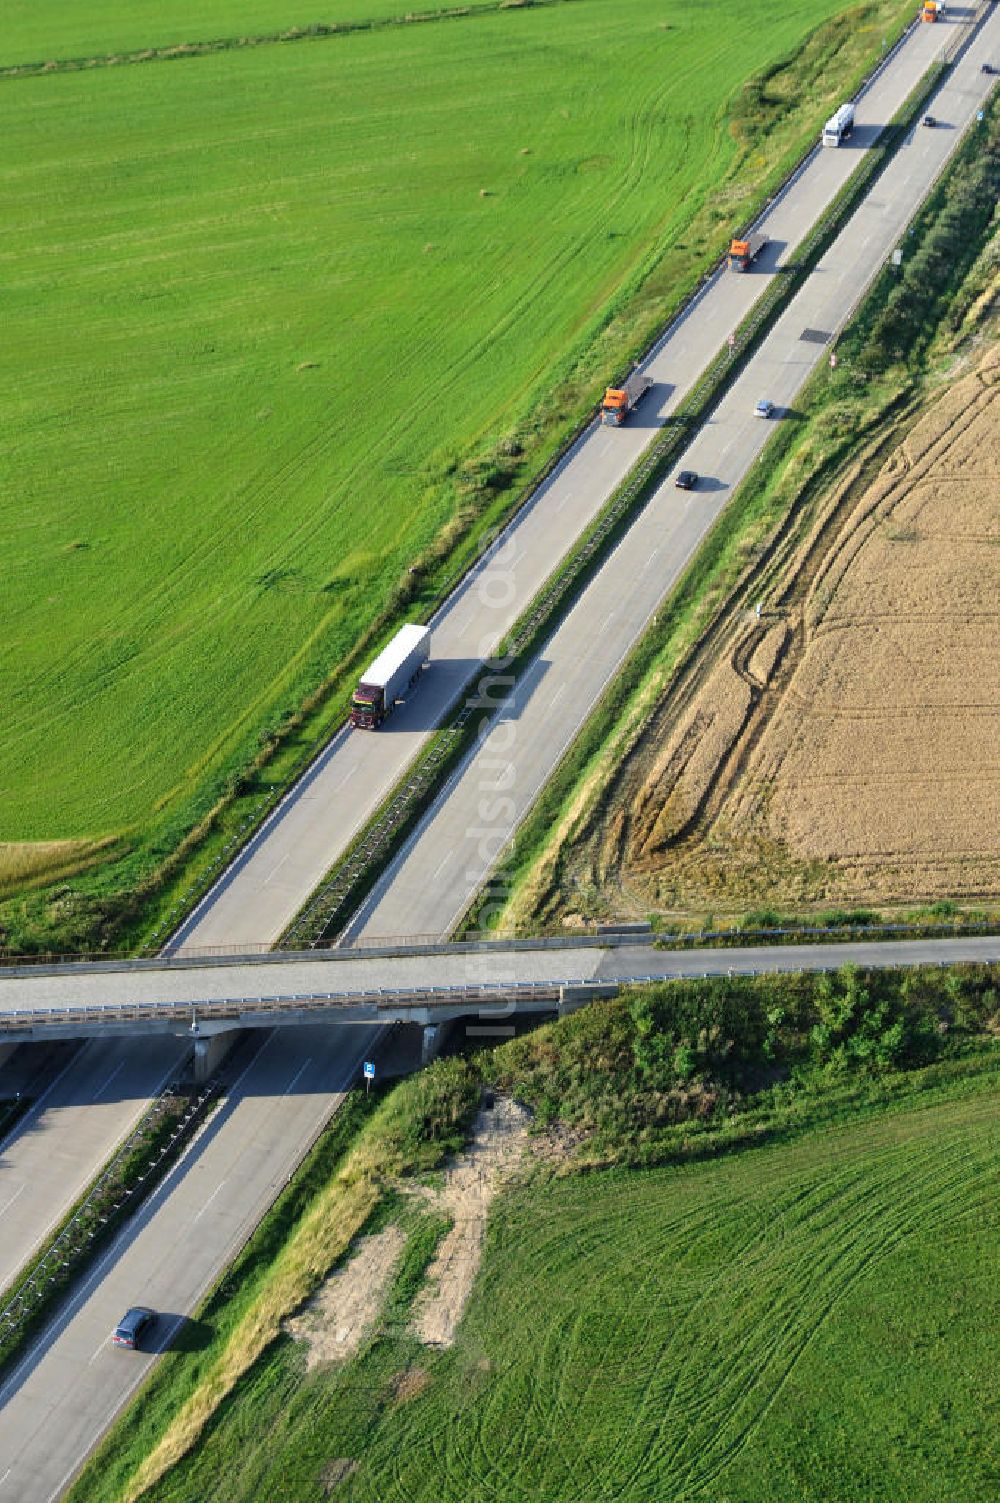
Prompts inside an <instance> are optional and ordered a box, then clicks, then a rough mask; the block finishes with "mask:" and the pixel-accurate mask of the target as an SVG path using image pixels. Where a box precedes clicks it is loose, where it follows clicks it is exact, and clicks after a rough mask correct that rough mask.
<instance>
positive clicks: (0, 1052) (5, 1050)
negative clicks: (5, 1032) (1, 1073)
mask: <svg viewBox="0 0 1000 1503" xmlns="http://www.w3.org/2000/svg"><path fill="white" fill-rule="evenodd" d="M18 1047H19V1045H17V1044H0V1066H3V1065H5V1064H6V1063H7V1061H8V1060H9V1059H10V1057H11V1055H12V1054H13V1053H14V1050H15V1049H17V1048H18Z"/></svg>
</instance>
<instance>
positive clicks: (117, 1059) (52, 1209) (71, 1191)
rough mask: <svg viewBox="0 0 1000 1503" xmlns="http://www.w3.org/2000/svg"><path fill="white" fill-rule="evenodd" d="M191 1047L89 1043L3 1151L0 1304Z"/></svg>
mask: <svg viewBox="0 0 1000 1503" xmlns="http://www.w3.org/2000/svg"><path fill="white" fill-rule="evenodd" d="M189 1048H190V1045H189V1044H188V1043H184V1042H182V1041H181V1040H179V1039H174V1038H157V1039H149V1038H145V1039H125V1038H115V1039H102V1040H101V1041H100V1042H98V1041H96V1040H95V1041H94V1042H92V1043H89V1044H87V1045H86V1046H85V1047H84V1049H83V1050H82V1052H81V1053H79V1054H78V1055H76V1056H75V1057H74V1058H73V1059H71V1060H70V1061H69V1063H68V1064H67V1065H66V1066H65V1068H63V1069H62V1070H61V1071H60V1072H59V1074H58V1075H57V1076H56V1078H55V1079H54V1080H52V1081H50V1083H49V1085H48V1087H47V1088H46V1089H45V1092H44V1094H43V1095H42V1096H40V1097H39V1098H38V1100H36V1102H35V1103H34V1105H33V1106H32V1108H31V1110H30V1111H29V1112H28V1113H27V1114H26V1115H25V1116H24V1117H23V1118H22V1119H21V1121H20V1123H19V1124H18V1127H17V1131H16V1132H15V1133H14V1134H12V1135H11V1137H9V1138H8V1139H7V1140H6V1141H5V1142H4V1143H2V1144H0V1298H2V1291H3V1290H4V1289H5V1288H6V1287H7V1285H8V1284H9V1283H10V1281H11V1279H12V1278H13V1277H14V1275H15V1274H16V1273H17V1272H18V1271H19V1270H20V1269H21V1268H23V1266H24V1264H25V1263H26V1262H27V1260H28V1258H29V1257H30V1256H31V1254H32V1253H33V1252H34V1251H35V1249H36V1248H37V1247H39V1245H40V1244H41V1243H43V1242H44V1241H45V1239H46V1238H47V1237H48V1236H49V1234H50V1233H51V1231H52V1230H53V1228H54V1227H55V1225H56V1224H57V1223H58V1222H59V1221H60V1220H61V1219H62V1217H63V1215H64V1214H65V1212H66V1210H67V1208H68V1207H69V1206H71V1205H72V1204H73V1202H74V1201H76V1200H77V1199H78V1198H79V1197H80V1195H82V1194H83V1191H84V1190H85V1189H86V1187H87V1185H88V1184H89V1183H90V1181H91V1180H92V1179H93V1177H94V1174H95V1172H96V1170H97V1168H98V1167H99V1166H100V1165H101V1164H103V1163H104V1162H105V1161H106V1160H107V1159H108V1158H109V1157H110V1155H111V1154H112V1153H113V1151H114V1148H115V1145H116V1144H118V1143H120V1142H121V1141H122V1139H123V1138H124V1137H126V1135H127V1134H128V1132H129V1131H130V1129H131V1128H132V1127H133V1126H134V1124H135V1123H136V1121H137V1120H138V1119H139V1117H140V1116H141V1115H142V1113H143V1111H144V1110H145V1108H146V1107H147V1106H148V1104H149V1098H150V1097H151V1096H155V1095H156V1094H157V1092H158V1091H159V1090H160V1089H161V1088H162V1087H163V1086H164V1085H166V1084H167V1083H168V1082H169V1080H170V1079H171V1078H172V1077H173V1076H174V1075H175V1074H176V1072H177V1070H178V1068H179V1066H180V1063H181V1060H182V1058H183V1056H184V1054H185V1053H186V1052H187V1051H188V1049H189ZM2 1454H3V1452H2V1450H0V1456H2ZM0 1471H2V1468H0ZM0 1496H2V1494H0Z"/></svg>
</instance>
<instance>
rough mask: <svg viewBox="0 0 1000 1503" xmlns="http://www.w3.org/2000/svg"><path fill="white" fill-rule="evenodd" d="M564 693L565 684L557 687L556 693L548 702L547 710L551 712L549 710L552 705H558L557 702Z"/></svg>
mask: <svg viewBox="0 0 1000 1503" xmlns="http://www.w3.org/2000/svg"><path fill="white" fill-rule="evenodd" d="M565 692H566V685H565V684H560V685H559V687H558V689H557V690H556V692H555V693H554V694H553V696H552V698H551V699H550V700H549V709H550V710H551V708H552V706H553V705H554V704H558V702H559V700H560V699H562V697H563V695H564V694H565Z"/></svg>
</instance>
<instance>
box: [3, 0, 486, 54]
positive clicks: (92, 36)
mask: <svg viewBox="0 0 1000 1503" xmlns="http://www.w3.org/2000/svg"><path fill="white" fill-rule="evenodd" d="M448 8H449V7H448V6H447V5H444V4H441V5H438V4H437V3H435V0H426V3H413V4H408V3H406V0H323V3H322V4H319V3H317V0H291V3H289V0H210V3H208V4H205V3H204V0H201V3H199V0H159V3H158V4H156V5H155V6H154V5H137V4H136V3H135V0H87V3H86V4H81V3H80V0H7V4H6V5H5V6H4V27H3V39H2V41H0V69H2V68H4V67H8V66H11V65H13V64H18V63H34V62H41V61H48V60H59V59H61V58H97V57H107V56H109V55H111V54H114V53H117V52H131V51H139V50H140V49H142V48H147V47H171V46H182V45H183V44H184V43H185V42H206V41H216V40H221V39H224V38H228V37H234V38H235V37H256V36H262V35H263V36H270V35H273V34H275V33H279V32H287V31H290V30H291V29H292V28H293V27H301V28H303V29H305V28H306V27H308V26H311V25H315V24H317V23H325V24H326V25H332V24H337V23H339V24H341V25H343V24H345V23H349V22H351V21H367V20H383V19H386V18H389V17H395V16H405V15H407V14H419V13H420V12H426V11H430V12H433V11H436V10H446V9H448ZM456 8H457V7H456Z"/></svg>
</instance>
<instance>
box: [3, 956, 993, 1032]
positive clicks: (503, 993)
mask: <svg viewBox="0 0 1000 1503" xmlns="http://www.w3.org/2000/svg"><path fill="white" fill-rule="evenodd" d="M956 961H981V962H987V963H993V964H995V963H997V962H998V961H1000V936H977V937H971V938H956V939H939V940H891V941H881V942H876V941H863V940H861V941H854V940H849V941H846V942H843V943H839V944H838V943H832V944H813V945H778V946H770V947H763V946H755V947H753V948H745V949H743V948H740V949H704V950H694V951H692V950H659V949H656V948H654V947H653V945H651V944H650V943H649V942H648V941H647V942H643V943H636V942H635V941H634V939H628V940H623V941H621V942H619V943H617V944H616V943H612V942H610V941H609V940H608V939H606V938H603V937H602V938H600V939H595V940H593V941H591V942H587V941H586V940H584V941H580V940H577V939H573V940H561V941H560V940H556V941H550V942H546V941H544V940H543V941H534V942H533V943H532V942H528V943H527V944H525V943H524V942H522V943H520V944H504V943H499V942H498V943H494V944H489V945H483V944H477V945H474V946H463V945H450V946H444V945H442V946H420V947H415V948H414V949H413V950H410V951H408V950H406V949H404V948H401V947H400V948H396V949H394V950H393V952H392V953H391V954H387V953H386V952H385V951H376V952H373V953H366V952H365V951H344V950H337V951H331V952H328V953H327V954H325V955H323V956H322V957H318V956H317V955H316V953H315V952H309V953H307V954H304V955H288V956H285V955H281V956H279V955H270V956H267V957H266V958H265V957H261V956H254V957H243V958H228V959H226V960H212V961H201V962H198V963H193V962H191V961H190V960H189V961H187V962H186V963H183V964H178V963H177V962H176V961H175V962H173V963H164V962H161V961H137V962H125V963H119V964H117V965H106V964H100V965H91V966H82V965H65V966H56V967H52V968H47V969H44V970H30V971H24V970H21V971H17V972H13V973H11V972H8V973H6V974H4V975H2V976H0V1045H3V1044H14V1043H25V1042H37V1041H39V1040H43V1039H53V1038H85V1037H92V1036H95V1035H102V1034H106V1035H117V1034H141V1033H149V1034H157V1033H160V1034H162V1033H175V1034H177V1033H189V1034H194V1035H195V1036H198V1035H199V1034H200V1035H204V1034H212V1033H215V1032H220V1031H224V1030H230V1029H233V1028H241V1027H254V1028H263V1027H272V1026H274V1025H276V1024H296V1023H316V1022H319V1021H323V1015H324V1014H326V1015H327V1017H328V1019H329V1021H331V1022H337V1023H359V1024H367V1025H371V1024H372V1023H379V1024H383V1023H392V1022H410V1023H418V1024H424V1025H431V1026H433V1025H434V1024H437V1023H440V1022H445V1021H447V1020H449V1019H452V1018H456V1017H462V1016H467V1015H469V1014H470V1013H475V1012H478V1011H480V1010H482V1011H483V1012H484V1013H485V1014H488V1015H489V1018H490V1019H491V1020H494V1021H495V1020H496V1017H497V1014H498V1010H499V1011H502V1012H504V1013H505V1014H506V1015H508V1016H514V1015H516V1014H522V1013H525V1014H530V1013H538V1012H551V1011H568V1010H572V1009H573V1008H576V1007H579V1006H582V1005H583V1004H584V1003H586V1002H588V1001H591V1000H593V999H595V998H597V997H602V996H608V995H611V994H613V993H614V992H616V991H618V990H619V988H621V987H623V986H627V985H641V984H643V983H649V982H655V981H661V980H667V979H670V978H672V977H689V978H690V977H693V978H697V977H703V976H718V975H729V974H742V975H746V974H756V973H758V972H763V971H771V972H777V971H798V970H813V971H816V970H829V969H831V968H836V967H837V966H840V965H843V964H845V963H847V962H853V963H855V964H858V965H862V966H880V967H881V966H895V965H920V964H925V965H926V964H937V965H947V964H952V963H954V962H956Z"/></svg>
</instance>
